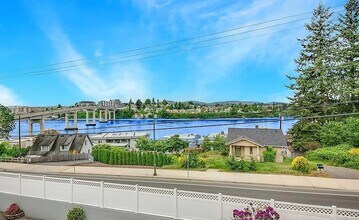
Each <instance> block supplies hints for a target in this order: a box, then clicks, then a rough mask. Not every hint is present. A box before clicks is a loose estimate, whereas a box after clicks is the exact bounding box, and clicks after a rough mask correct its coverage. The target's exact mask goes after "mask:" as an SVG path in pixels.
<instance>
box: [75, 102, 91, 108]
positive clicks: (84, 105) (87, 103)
mask: <svg viewBox="0 0 359 220" xmlns="http://www.w3.org/2000/svg"><path fill="white" fill-rule="evenodd" d="M76 106H77V107H91V106H96V102H94V101H81V102H78V103H76Z"/></svg>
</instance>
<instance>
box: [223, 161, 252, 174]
mask: <svg viewBox="0 0 359 220" xmlns="http://www.w3.org/2000/svg"><path fill="white" fill-rule="evenodd" d="M226 165H227V167H228V168H229V169H230V170H232V171H244V172H247V171H249V170H250V169H249V163H248V162H247V161H245V160H236V159H235V158H234V157H231V158H230V159H228V160H227V161H226Z"/></svg>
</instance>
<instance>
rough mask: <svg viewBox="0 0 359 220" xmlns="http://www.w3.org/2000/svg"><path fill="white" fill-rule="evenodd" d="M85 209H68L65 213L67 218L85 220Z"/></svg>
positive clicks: (68, 219)
mask: <svg viewBox="0 0 359 220" xmlns="http://www.w3.org/2000/svg"><path fill="white" fill-rule="evenodd" d="M85 219H86V215H85V211H84V210H83V209H82V208H73V209H70V210H69V212H68V213H67V220H85Z"/></svg>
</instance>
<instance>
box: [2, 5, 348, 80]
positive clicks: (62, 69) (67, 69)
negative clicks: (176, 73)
mask: <svg viewBox="0 0 359 220" xmlns="http://www.w3.org/2000/svg"><path fill="white" fill-rule="evenodd" d="M340 11H342V10H340ZM335 12H338V11H335ZM307 19H309V18H302V19H297V20H294V21H289V22H284V23H280V24H275V25H271V26H266V27H262V28H257V29H253V30H249V31H245V32H240V33H235V34H231V35H227V36H221V37H216V38H213V39H207V40H203V41H198V42H194V43H190V44H187V45H186V44H185V45H180V46H175V47H170V48H165V49H160V50H155V51H149V52H145V53H139V54H132V55H129V56H123V57H119V58H112V59H109V60H110V61H111V60H113V61H114V60H119V59H124V58H129V57H136V56H141V55H146V54H151V53H156V52H161V51H167V50H170V49H175V48H181V47H185V46H188V45H193V44H199V43H204V42H208V41H214V40H218V39H223V38H227V37H233V36H236V35H240V34H244V33H250V32H253V31H258V30H263V29H267V28H272V27H276V26H280V25H283V24H289V23H293V22H297V21H302V20H307ZM253 26H254V24H253ZM245 27H248V26H245ZM242 28H243V27H242ZM298 28H300V27H298ZM237 29H238V28H237ZM294 29H297V28H292V29H287V30H282V31H278V32H283V31H289V30H294ZM232 31H233V30H232ZM223 32H226V31H223ZM278 32H272V33H270V34H273V33H278ZM208 35H211V34H208ZM264 35H268V34H262V35H257V36H251V37H247V38H242V39H237V40H233V41H226V42H222V43H218V44H210V45H205V46H202V47H197V48H192V49H188V50H180V51H174V52H170V53H164V54H157V55H154V56H147V57H143V58H137V59H130V60H125V61H119V62H118V61H116V62H108V61H107V63H100V64H98V63H97V62H92V63H84V64H78V65H69V66H63V67H57V68H53V69H47V70H46V69H45V70H39V71H32V72H24V73H19V74H13V75H3V76H0V79H7V78H12V77H17V76H24V75H26V76H34V75H43V74H49V73H51V72H52V71H59V70H60V71H72V70H76V69H77V68H73V67H81V66H85V65H88V64H95V65H96V63H97V65H107V64H113V63H123V62H129V61H136V60H143V59H148V58H153V57H158V56H163V55H169V54H174V53H179V52H185V51H191V50H196V49H202V48H205V47H210V46H218V45H222V44H224V43H232V42H236V41H239V40H244V39H249V38H253V37H259V36H264ZM137 50H139V49H134V50H132V51H137ZM80 60H86V59H80ZM67 62H69V61H67ZM69 68H70V69H69Z"/></svg>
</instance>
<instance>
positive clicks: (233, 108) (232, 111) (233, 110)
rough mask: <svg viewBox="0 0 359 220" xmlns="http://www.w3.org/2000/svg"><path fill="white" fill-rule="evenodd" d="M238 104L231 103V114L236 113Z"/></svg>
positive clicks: (234, 114)
mask: <svg viewBox="0 0 359 220" xmlns="http://www.w3.org/2000/svg"><path fill="white" fill-rule="evenodd" d="M238 110H239V109H238V106H237V105H233V106H232V108H231V116H236V115H237V113H238Z"/></svg>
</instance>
